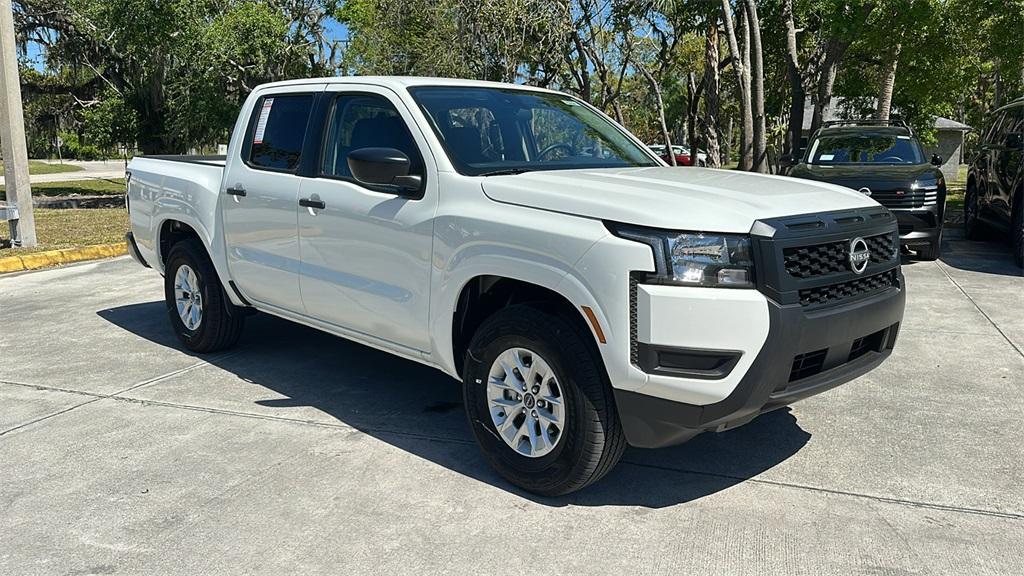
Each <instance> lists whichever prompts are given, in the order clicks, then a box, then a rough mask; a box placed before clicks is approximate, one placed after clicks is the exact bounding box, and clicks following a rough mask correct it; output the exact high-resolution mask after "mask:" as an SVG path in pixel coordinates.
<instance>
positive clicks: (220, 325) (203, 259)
mask: <svg viewBox="0 0 1024 576" xmlns="http://www.w3.org/2000/svg"><path fill="white" fill-rule="evenodd" d="M164 298H165V300H166V302H167V316H168V317H169V318H170V320H171V327H172V328H174V333H175V335H176V336H177V337H178V340H181V343H182V344H184V345H185V347H186V348H188V349H189V350H192V351H194V352H216V351H217V350H223V349H225V348H230V347H231V346H233V345H234V344H235V342H237V341H238V338H239V336H241V333H242V325H243V324H244V321H245V320H244V317H243V314H242V310H241V309H239V308H237V307H236V306H234V305H233V304H232V303H231V301H230V300H228V297H227V295H226V294H224V291H223V289H222V288H221V284H220V280H219V279H218V277H217V271H216V270H215V269H214V267H213V262H211V261H210V257H209V256H207V254H206V249H205V248H203V246H202V244H200V243H199V241H198V240H194V239H189V240H182V241H181V242H178V243H177V244H175V245H174V246H172V247H171V251H170V253H169V254H168V255H167V264H166V266H165V267H164Z"/></svg>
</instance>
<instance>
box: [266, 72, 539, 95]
mask: <svg viewBox="0 0 1024 576" xmlns="http://www.w3.org/2000/svg"><path fill="white" fill-rule="evenodd" d="M309 84H371V85H375V86H387V87H389V88H392V89H396V88H409V87H413V86H464V87H470V86H479V87H487V88H512V89H519V90H540V91H544V92H554V90H548V89H546V88H539V87H537V86H529V85H526V84H509V83H505V82H489V81H486V80H466V79H463V78H432V77H429V76H328V77H324V78H297V79H295V80H282V81H280V82H271V83H269V84H262V85H261V86H259V87H261V88H270V87H278V86H303V85H309Z"/></svg>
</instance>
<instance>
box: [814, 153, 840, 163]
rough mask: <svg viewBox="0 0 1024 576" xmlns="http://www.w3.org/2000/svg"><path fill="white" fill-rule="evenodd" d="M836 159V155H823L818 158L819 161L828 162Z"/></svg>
mask: <svg viewBox="0 0 1024 576" xmlns="http://www.w3.org/2000/svg"><path fill="white" fill-rule="evenodd" d="M835 157H836V155H835V154H822V155H821V157H820V158H818V160H822V161H825V162H828V161H829V160H831V159H833V158H835Z"/></svg>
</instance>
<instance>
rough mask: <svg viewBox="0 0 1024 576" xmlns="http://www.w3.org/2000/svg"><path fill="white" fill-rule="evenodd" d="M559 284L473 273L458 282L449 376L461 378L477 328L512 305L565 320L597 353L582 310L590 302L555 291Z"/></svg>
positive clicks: (594, 335) (595, 340)
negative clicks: (554, 315)
mask: <svg viewBox="0 0 1024 576" xmlns="http://www.w3.org/2000/svg"><path fill="white" fill-rule="evenodd" d="M563 284H564V283H551V285H548V284H546V283H538V282H536V281H531V280H527V279H524V278H520V277H515V276H510V275H507V274H477V275H474V276H472V277H470V278H467V279H466V280H465V281H464V282H462V283H461V285H460V288H459V290H458V293H457V294H458V296H457V297H456V298H455V299H454V302H455V304H454V308H453V309H452V313H451V316H450V324H449V326H448V327H449V331H448V334H449V335H450V342H449V345H448V346H447V347H446V350H448V351H450V354H451V357H450V361H451V364H452V365H451V368H452V371H453V373H454V374H456V375H458V376H459V377H460V378H461V376H462V371H463V368H464V366H463V360H464V357H465V353H466V350H467V349H468V347H469V343H470V341H471V340H472V338H473V335H474V334H475V333H476V331H477V329H479V327H480V325H481V324H483V322H484V321H485V320H486V319H487V318H489V317H490V316H491V315H493V314H494V313H495V312H497V311H498V310H501V309H503V308H505V307H507V306H511V305H514V304H530V305H533V306H536V307H538V308H541V309H544V310H546V311H548V312H551V313H555V314H558V315H560V316H563V317H565V318H566V319H568V320H569V322H570V323H572V324H573V325H574V326H575V327H577V328H578V329H580V330H583V331H585V332H586V333H587V334H589V335H590V337H589V338H587V342H588V343H589V344H591V345H593V346H594V347H595V351H598V350H597V348H596V347H597V346H598V342H599V340H598V338H599V336H598V334H597V333H596V332H595V326H594V325H593V324H592V321H591V320H590V319H589V318H588V316H587V314H586V313H585V312H584V308H583V306H588V304H587V303H588V302H591V301H592V300H591V299H590V298H586V299H583V300H582V303H580V299H579V298H578V297H577V296H578V295H572V294H566V293H565V292H564V291H563V290H559V287H562V285H563ZM588 308H589V306H588ZM594 314H595V320H594V322H597V323H598V324H597V325H598V326H600V320H599V319H598V317H597V313H596V312H594ZM602 336H603V334H602ZM598 357H601V355H600V354H598Z"/></svg>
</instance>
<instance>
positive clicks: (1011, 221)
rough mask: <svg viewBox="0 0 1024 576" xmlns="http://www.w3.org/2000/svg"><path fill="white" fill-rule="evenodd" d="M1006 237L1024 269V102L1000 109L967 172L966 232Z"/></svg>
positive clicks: (993, 116) (1019, 100)
mask: <svg viewBox="0 0 1024 576" xmlns="http://www.w3.org/2000/svg"><path fill="white" fill-rule="evenodd" d="M983 228H990V229H992V230H993V231H997V232H1000V233H1003V234H1006V235H1007V237H1008V238H1009V239H1010V245H1011V246H1012V249H1013V257H1014V258H1015V259H1016V260H1017V265H1018V266H1024V98H1021V99H1018V100H1015V101H1014V102H1012V103H1010V104H1008V105H1006V106H1004V107H1002V108H1000V109H998V110H996V111H995V113H993V115H992V117H991V123H990V124H989V126H988V128H987V129H986V130H985V133H984V134H983V135H982V137H981V151H980V153H979V154H978V155H977V157H975V158H974V160H973V161H972V162H971V165H970V168H969V169H968V172H967V192H966V196H965V198H964V230H965V231H966V233H967V237H968V238H978V237H980V236H982V235H983V230H982V229H983Z"/></svg>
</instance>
